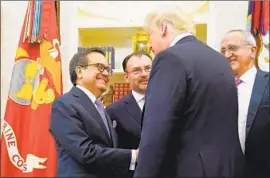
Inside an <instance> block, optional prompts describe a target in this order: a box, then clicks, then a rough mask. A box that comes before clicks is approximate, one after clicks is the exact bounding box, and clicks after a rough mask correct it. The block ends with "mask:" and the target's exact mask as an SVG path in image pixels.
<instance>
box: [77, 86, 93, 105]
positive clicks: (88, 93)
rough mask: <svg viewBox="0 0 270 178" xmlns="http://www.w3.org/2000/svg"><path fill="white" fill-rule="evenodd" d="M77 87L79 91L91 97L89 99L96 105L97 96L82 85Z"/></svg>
mask: <svg viewBox="0 0 270 178" xmlns="http://www.w3.org/2000/svg"><path fill="white" fill-rule="evenodd" d="M76 87H77V88H79V89H81V90H82V91H83V92H84V93H85V94H86V95H87V96H88V97H89V99H90V100H91V101H92V102H93V103H95V101H96V99H97V98H96V96H95V95H94V94H93V93H92V92H91V91H89V90H87V89H86V88H84V87H83V86H81V85H76Z"/></svg>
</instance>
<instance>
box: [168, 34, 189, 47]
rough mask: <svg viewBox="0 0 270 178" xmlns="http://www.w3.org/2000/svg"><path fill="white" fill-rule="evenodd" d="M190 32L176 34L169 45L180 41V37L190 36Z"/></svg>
mask: <svg viewBox="0 0 270 178" xmlns="http://www.w3.org/2000/svg"><path fill="white" fill-rule="evenodd" d="M191 35H192V34H191V33H189V32H185V33H181V34H180V35H177V36H176V37H175V38H174V40H173V41H172V42H171V44H170V47H171V46H174V45H175V44H176V43H177V42H178V41H180V40H181V39H183V38H185V37H187V36H191Z"/></svg>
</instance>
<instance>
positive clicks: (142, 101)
mask: <svg viewBox="0 0 270 178" xmlns="http://www.w3.org/2000/svg"><path fill="white" fill-rule="evenodd" d="M144 103H145V97H143V98H142V99H140V100H139V102H138V104H139V107H140V108H141V110H142V109H143V105H144Z"/></svg>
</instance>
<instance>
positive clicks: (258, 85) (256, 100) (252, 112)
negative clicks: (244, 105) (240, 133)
mask: <svg viewBox="0 0 270 178" xmlns="http://www.w3.org/2000/svg"><path fill="white" fill-rule="evenodd" d="M266 74H267V73H265V72H262V71H260V70H258V71H257V74H256V78H255V82H254V86H253V89H252V94H251V99H250V104H249V108H248V116H247V125H246V135H247V136H248V134H249V132H250V129H251V128H252V124H253V122H254V119H255V116H256V113H257V111H258V108H259V105H260V103H261V100H262V97H263V94H264V90H265V85H266V84H267V77H266V76H267V75H266Z"/></svg>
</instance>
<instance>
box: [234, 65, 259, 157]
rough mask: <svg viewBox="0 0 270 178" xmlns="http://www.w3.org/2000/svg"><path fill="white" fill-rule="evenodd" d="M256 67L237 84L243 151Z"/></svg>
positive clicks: (240, 135)
mask: <svg viewBox="0 0 270 178" xmlns="http://www.w3.org/2000/svg"><path fill="white" fill-rule="evenodd" d="M256 73H257V69H256V67H255V66H254V67H252V68H250V69H249V70H248V71H247V72H245V73H244V74H243V75H242V76H241V77H240V80H241V83H240V84H239V85H238V86H237V92H238V134H239V139H240V143H241V147H242V151H243V153H244V152H245V141H246V122H247V115H248V108H249V103H250V99H251V94H252V89H253V85H254V81H255V77H256Z"/></svg>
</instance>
